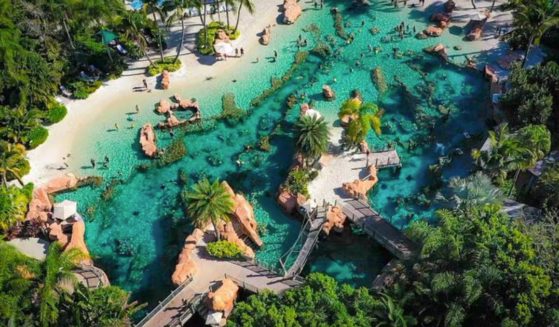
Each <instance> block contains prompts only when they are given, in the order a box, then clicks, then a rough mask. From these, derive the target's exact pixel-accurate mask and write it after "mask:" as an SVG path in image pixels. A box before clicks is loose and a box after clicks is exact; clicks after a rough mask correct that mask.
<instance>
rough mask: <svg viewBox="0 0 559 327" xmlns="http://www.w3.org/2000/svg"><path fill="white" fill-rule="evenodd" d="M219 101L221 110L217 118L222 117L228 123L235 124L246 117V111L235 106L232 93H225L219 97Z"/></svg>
mask: <svg viewBox="0 0 559 327" xmlns="http://www.w3.org/2000/svg"><path fill="white" fill-rule="evenodd" d="M221 103H222V112H221V115H220V116H219V119H224V120H225V121H226V122H227V123H228V124H229V125H235V124H237V123H238V122H239V121H241V120H242V119H243V118H244V117H246V115H247V112H246V111H244V110H243V109H241V108H239V107H237V103H236V102H235V95H234V94H233V93H225V94H224V95H223V97H222V98H221Z"/></svg>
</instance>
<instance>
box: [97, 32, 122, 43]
mask: <svg viewBox="0 0 559 327" xmlns="http://www.w3.org/2000/svg"><path fill="white" fill-rule="evenodd" d="M98 34H101V42H103V44H104V45H108V44H109V43H111V42H112V41H114V40H116V39H118V35H116V33H114V32H113V31H109V30H101V31H100V32H99V33H98Z"/></svg>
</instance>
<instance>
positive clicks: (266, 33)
mask: <svg viewBox="0 0 559 327" xmlns="http://www.w3.org/2000/svg"><path fill="white" fill-rule="evenodd" d="M271 38H272V30H271V29H270V27H269V26H267V27H266V28H265V29H264V30H263V31H262V34H261V35H260V43H261V44H262V45H268V44H270V39H271Z"/></svg>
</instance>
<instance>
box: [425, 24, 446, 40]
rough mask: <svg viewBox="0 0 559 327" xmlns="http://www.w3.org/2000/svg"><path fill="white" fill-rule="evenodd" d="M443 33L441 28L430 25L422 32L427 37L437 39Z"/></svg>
mask: <svg viewBox="0 0 559 327" xmlns="http://www.w3.org/2000/svg"><path fill="white" fill-rule="evenodd" d="M443 31H444V30H443V29H442V28H441V27H437V26H434V25H430V26H429V27H427V28H426V29H425V30H424V31H423V33H424V34H425V35H427V36H431V37H439V36H441V35H442V34H443Z"/></svg>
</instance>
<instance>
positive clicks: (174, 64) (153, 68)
mask: <svg viewBox="0 0 559 327" xmlns="http://www.w3.org/2000/svg"><path fill="white" fill-rule="evenodd" d="M180 68H181V61H180V59H177V60H176V61H175V57H165V58H163V60H157V61H155V62H154V63H153V65H150V66H149V67H148V68H147V72H148V75H149V76H155V75H159V74H161V73H162V72H163V71H164V70H166V71H168V72H175V71H177V70H179V69H180Z"/></svg>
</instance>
